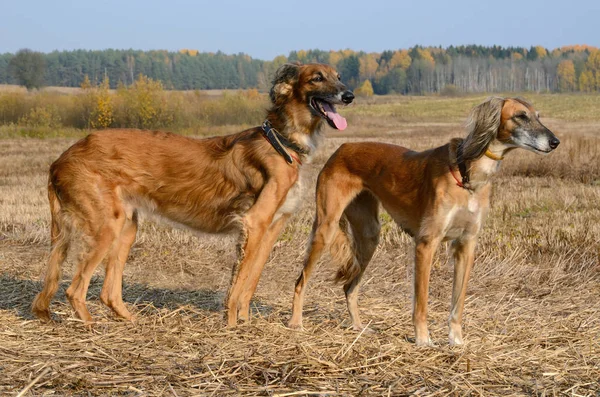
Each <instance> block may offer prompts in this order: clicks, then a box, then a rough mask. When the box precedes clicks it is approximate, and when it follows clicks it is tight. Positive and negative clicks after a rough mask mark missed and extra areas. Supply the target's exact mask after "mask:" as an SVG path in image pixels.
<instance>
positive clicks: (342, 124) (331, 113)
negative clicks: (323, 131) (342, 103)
mask: <svg viewBox="0 0 600 397" xmlns="http://www.w3.org/2000/svg"><path fill="white" fill-rule="evenodd" d="M321 104H322V105H323V109H325V113H326V114H327V117H329V119H330V120H331V121H333V124H335V128H337V129H338V130H345V129H346V127H348V123H347V122H346V119H345V118H343V117H342V116H340V115H339V114H337V113H336V111H335V110H333V107H332V106H331V105H330V104H328V103H327V102H321Z"/></svg>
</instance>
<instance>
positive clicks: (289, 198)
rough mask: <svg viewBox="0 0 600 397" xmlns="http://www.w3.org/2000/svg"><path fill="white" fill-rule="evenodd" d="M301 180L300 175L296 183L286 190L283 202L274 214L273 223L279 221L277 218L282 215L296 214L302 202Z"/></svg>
mask: <svg viewBox="0 0 600 397" xmlns="http://www.w3.org/2000/svg"><path fill="white" fill-rule="evenodd" d="M302 179H303V178H302V173H301V174H300V176H299V177H298V180H297V181H296V183H294V185H293V186H292V187H291V188H290V189H289V190H288V192H287V195H286V196H285V201H284V202H283V204H282V205H281V207H279V209H278V210H277V212H276V213H275V218H274V219H273V221H276V220H277V219H279V217H280V216H281V215H283V214H292V213H294V212H296V210H297V209H298V207H299V206H300V202H301V200H302V187H303V183H302Z"/></svg>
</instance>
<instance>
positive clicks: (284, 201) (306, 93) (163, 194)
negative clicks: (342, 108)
mask: <svg viewBox="0 0 600 397" xmlns="http://www.w3.org/2000/svg"><path fill="white" fill-rule="evenodd" d="M315 76H317V78H316V77H315ZM270 97H271V100H272V107H271V109H270V110H269V111H268V113H267V119H268V120H269V121H270V122H271V124H272V125H273V127H274V128H276V129H277V130H278V131H279V133H281V135H283V136H284V137H286V138H287V139H289V140H290V141H292V142H294V143H296V144H297V145H298V146H300V147H301V148H303V149H305V151H306V152H307V153H309V154H308V155H302V154H300V153H292V154H294V156H296V158H301V159H302V160H304V159H305V157H307V156H310V153H311V152H312V151H313V150H314V147H315V145H316V142H317V140H316V136H317V135H318V134H319V131H320V129H321V127H322V126H323V124H324V123H323V121H324V118H323V116H322V115H319V114H318V112H317V111H315V109H314V108H313V107H311V98H318V99H320V100H322V101H327V102H329V103H332V104H333V103H339V104H342V103H349V102H351V101H352V98H353V95H352V93H351V92H349V91H347V90H346V87H345V86H344V85H343V84H342V83H341V82H340V81H339V75H338V73H337V72H336V71H335V70H334V69H333V68H331V67H329V66H327V65H320V64H307V65H299V64H294V65H292V64H287V65H283V66H282V67H281V68H280V69H279V70H278V71H277V73H276V76H275V79H274V81H273V88H272V90H271V93H270ZM288 151H289V149H288ZM302 160H301V161H302ZM300 168H301V165H300V163H299V162H294V163H293V164H292V165H289V164H287V163H286V161H285V160H284V159H283V157H282V156H280V155H279V154H278V153H277V152H276V151H275V149H274V148H273V147H272V146H271V145H270V144H269V143H268V142H267V141H266V140H265V139H264V137H263V136H262V133H261V130H260V128H258V127H257V128H251V129H249V130H246V131H242V132H240V133H237V134H233V135H229V136H224V137H213V138H207V139H202V140H198V139H192V138H187V137H183V136H179V135H175V134H171V133H167V132H148V131H138V130H109V131H101V132H95V133H92V134H90V135H89V136H87V137H86V138H84V139H82V140H80V141H79V142H77V143H76V144H74V145H73V146H72V147H71V148H69V149H68V150H67V151H66V152H64V153H63V154H62V155H61V156H60V158H59V159H58V160H56V161H55V162H54V163H53V164H52V166H51V167H50V176H49V182H48V197H49V201H50V209H51V214H52V228H51V243H52V251H51V254H50V259H49V261H48V269H47V272H46V278H45V282H44V288H43V290H42V291H41V292H40V293H39V294H38V295H37V297H36V298H35V300H34V302H33V305H32V310H33V313H34V314H35V315H36V316H38V317H40V318H42V319H45V320H48V319H50V311H49V304H50V301H51V299H52V297H53V295H54V294H55V292H56V290H57V287H58V282H59V279H60V265H61V264H62V262H63V261H64V259H65V256H66V254H67V251H68V249H69V244H70V241H71V236H72V234H73V232H75V231H77V232H79V233H80V234H82V236H83V239H84V242H85V245H86V249H84V250H83V251H82V256H81V259H80V261H79V264H78V267H77V270H76V273H75V275H74V277H73V282H72V283H71V285H70V287H69V288H68V289H67V297H68V299H69V301H70V303H71V305H72V306H73V308H74V309H75V312H76V314H77V316H78V317H79V318H81V319H82V320H84V321H85V322H90V321H91V320H92V318H91V316H90V313H89V312H88V310H87V308H86V305H85V299H86V294H87V289H88V286H89V282H90V278H91V276H92V274H93V272H94V270H95V268H96V267H97V265H98V264H99V263H100V262H102V260H103V259H104V258H105V257H107V264H106V277H105V280H104V285H103V288H102V292H101V294H100V298H101V300H102V302H104V303H105V304H106V305H108V306H109V307H111V308H112V309H113V310H114V312H115V313H116V314H117V315H118V316H120V317H123V318H125V319H132V315H131V313H130V312H129V311H128V309H127V308H126V307H125V304H124V303H123V299H122V295H121V289H122V284H121V283H122V274H123V268H124V265H125V261H126V260H127V256H128V254H129V250H130V248H131V245H132V244H133V242H134V240H135V235H136V231H137V222H138V212H139V211H144V212H149V213H153V214H155V215H158V216H159V217H162V218H166V219H167V220H169V221H171V222H172V223H175V224H179V225H182V226H185V227H187V228H190V229H193V230H196V231H202V232H208V233H225V232H230V231H240V235H241V238H240V247H239V248H240V258H239V261H238V264H237V265H236V266H235V267H234V271H233V279H232V286H231V288H230V291H229V294H228V296H227V301H226V306H227V311H228V316H227V322H228V324H229V325H234V324H236V322H237V319H238V315H239V317H240V318H242V319H248V315H249V304H250V298H251V297H252V295H253V293H254V290H255V289H256V285H257V283H258V280H259V277H260V273H261V271H262V268H263V266H264V263H265V261H266V260H267V257H268V255H269V253H270V250H271V247H272V246H273V244H274V242H275V240H276V239H277V236H278V235H279V233H280V231H281V230H282V228H283V226H284V225H285V221H286V220H287V219H288V218H289V217H290V216H291V214H292V212H293V211H294V201H298V200H297V197H293V196H295V195H297V194H298V190H299V189H297V188H294V189H292V188H293V187H295V185H297V184H298V182H299V171H300ZM291 190H292V191H293V193H290V196H288V193H289V192H290V191H291Z"/></svg>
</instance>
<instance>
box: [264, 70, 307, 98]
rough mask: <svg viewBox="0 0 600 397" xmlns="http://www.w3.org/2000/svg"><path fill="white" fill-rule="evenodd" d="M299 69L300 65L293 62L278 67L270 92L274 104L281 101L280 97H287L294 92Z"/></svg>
mask: <svg viewBox="0 0 600 397" xmlns="http://www.w3.org/2000/svg"><path fill="white" fill-rule="evenodd" d="M299 71H300V65H299V64H293V63H286V64H284V65H281V66H280V67H279V69H277V71H276V72H275V78H274V79H273V86H272V88H271V91H270V93H269V96H270V97H271V102H273V104H277V103H278V102H280V98H286V97H287V96H288V95H289V94H290V93H291V92H292V87H293V85H294V83H296V81H298V75H299Z"/></svg>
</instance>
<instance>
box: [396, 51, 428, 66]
mask: <svg viewBox="0 0 600 397" xmlns="http://www.w3.org/2000/svg"><path fill="white" fill-rule="evenodd" d="M432 59H433V58H432ZM411 62H412V59H411V57H410V55H408V51H407V50H400V51H395V52H394V55H392V59H390V62H389V65H390V69H394V68H395V67H400V68H401V69H403V70H406V69H408V68H409V67H410V63H411Z"/></svg>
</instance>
